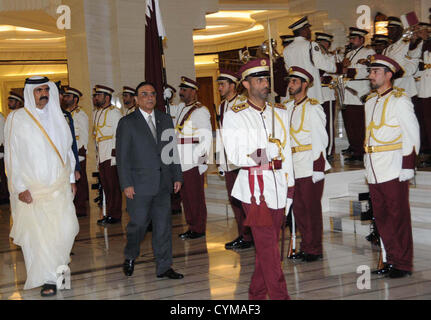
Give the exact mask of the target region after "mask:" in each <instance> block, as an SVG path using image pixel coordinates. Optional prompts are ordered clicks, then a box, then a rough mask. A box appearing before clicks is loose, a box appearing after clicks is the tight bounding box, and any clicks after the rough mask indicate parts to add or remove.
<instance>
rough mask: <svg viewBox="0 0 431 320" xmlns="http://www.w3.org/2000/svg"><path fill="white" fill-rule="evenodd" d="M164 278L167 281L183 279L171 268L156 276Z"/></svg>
mask: <svg viewBox="0 0 431 320" xmlns="http://www.w3.org/2000/svg"><path fill="white" fill-rule="evenodd" d="M164 277H167V278H169V279H182V278H184V276H183V275H182V274H181V273H178V272H175V271H174V270H173V269H172V268H169V269H168V270H167V271H165V272H164V273H162V274H158V275H157V278H164Z"/></svg>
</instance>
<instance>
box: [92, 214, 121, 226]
mask: <svg viewBox="0 0 431 320" xmlns="http://www.w3.org/2000/svg"><path fill="white" fill-rule="evenodd" d="M120 221H121V219H117V218H112V217H110V216H106V217H104V218H103V219H100V220H97V224H98V225H100V226H105V225H107V224H115V223H118V222H120Z"/></svg>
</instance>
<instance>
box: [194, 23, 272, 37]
mask: <svg viewBox="0 0 431 320" xmlns="http://www.w3.org/2000/svg"><path fill="white" fill-rule="evenodd" d="M263 29H264V28H263V26H262V25H260V24H258V25H255V26H254V27H253V28H250V29H247V30H243V31H236V32H229V33H222V34H215V35H196V36H193V40H196V41H200V40H211V39H217V38H223V37H229V36H233V35H237V34H241V33H247V32H253V31H260V30H263Z"/></svg>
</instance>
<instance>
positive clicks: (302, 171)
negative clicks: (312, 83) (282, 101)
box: [286, 97, 331, 179]
mask: <svg viewBox="0 0 431 320" xmlns="http://www.w3.org/2000/svg"><path fill="white" fill-rule="evenodd" d="M286 107H287V112H288V115H289V126H290V144H291V147H292V151H293V156H292V157H293V168H294V171H295V179H299V178H305V177H311V176H312V175H313V164H314V161H316V160H318V159H319V158H320V156H321V155H323V157H324V159H325V171H326V170H329V169H331V166H330V164H329V163H328V161H327V160H326V147H327V146H328V134H327V133H326V128H325V126H326V116H325V112H324V111H323V108H322V106H321V105H320V104H319V103H318V101H317V100H315V99H310V98H307V97H306V98H304V99H303V100H302V101H301V102H300V103H299V104H298V105H295V101H293V100H291V101H289V102H288V103H287V104H286Z"/></svg>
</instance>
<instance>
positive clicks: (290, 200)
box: [284, 198, 293, 216]
mask: <svg viewBox="0 0 431 320" xmlns="http://www.w3.org/2000/svg"><path fill="white" fill-rule="evenodd" d="M292 203H293V199H290V198H287V201H286V210H285V211H284V214H285V215H286V216H287V215H288V214H289V211H290V207H291V206H292Z"/></svg>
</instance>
